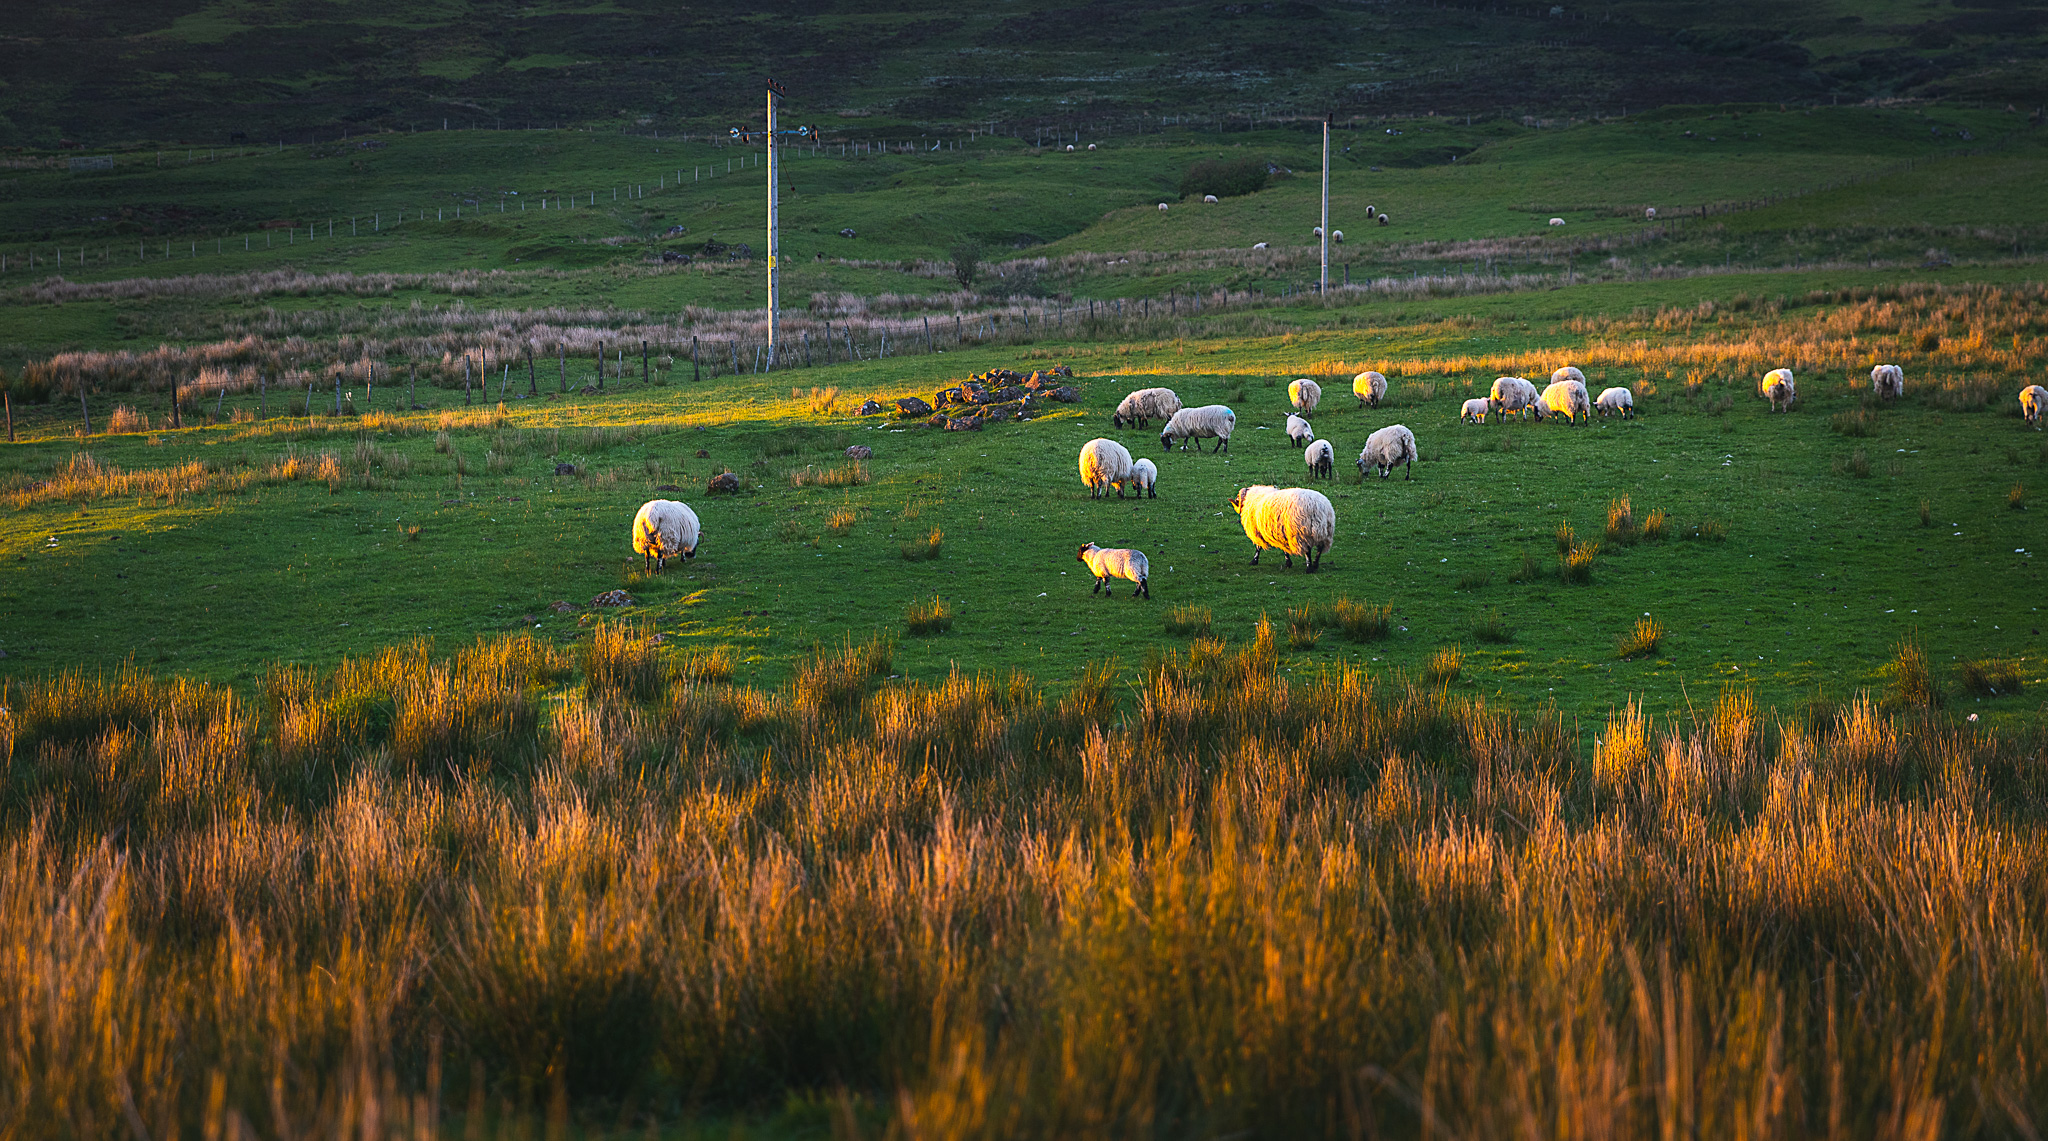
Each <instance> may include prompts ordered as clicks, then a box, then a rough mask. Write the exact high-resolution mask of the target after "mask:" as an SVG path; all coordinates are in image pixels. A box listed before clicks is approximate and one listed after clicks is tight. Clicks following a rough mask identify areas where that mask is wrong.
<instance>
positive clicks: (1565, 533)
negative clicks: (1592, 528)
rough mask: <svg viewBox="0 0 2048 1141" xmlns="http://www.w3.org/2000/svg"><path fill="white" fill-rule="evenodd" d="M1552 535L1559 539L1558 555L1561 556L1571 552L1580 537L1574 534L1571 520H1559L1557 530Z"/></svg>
mask: <svg viewBox="0 0 2048 1141" xmlns="http://www.w3.org/2000/svg"><path fill="white" fill-rule="evenodd" d="M1552 534H1553V535H1555V536H1556V538H1557V553H1558V554H1560V555H1562V554H1565V553H1566V552H1568V551H1570V550H1571V549H1572V545H1573V544H1574V543H1577V542H1578V536H1577V535H1575V534H1573V532H1572V522H1571V520H1569V519H1560V520H1558V523H1557V530H1556V531H1553V532H1552Z"/></svg>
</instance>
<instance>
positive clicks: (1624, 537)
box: [1607, 495, 1642, 547]
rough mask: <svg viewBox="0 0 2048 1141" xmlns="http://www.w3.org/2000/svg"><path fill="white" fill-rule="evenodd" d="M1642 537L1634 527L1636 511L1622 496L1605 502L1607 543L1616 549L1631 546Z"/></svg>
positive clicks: (1626, 498) (1625, 497) (1627, 499)
mask: <svg viewBox="0 0 2048 1141" xmlns="http://www.w3.org/2000/svg"><path fill="white" fill-rule="evenodd" d="M1641 537H1642V533H1641V531H1639V530H1638V529H1637V527H1636V511H1635V508H1634V506H1632V505H1631V504H1630V503H1629V497H1628V496H1626V495H1624V496H1622V497H1621V498H1619V499H1610V500H1608V501H1607V541H1608V542H1610V543H1613V544H1614V545H1615V546H1617V547H1626V546H1630V545H1632V544H1633V543H1634V542H1635V541H1636V540H1637V539H1639V538H1641Z"/></svg>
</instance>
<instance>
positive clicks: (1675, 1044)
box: [0, 623, 2048, 1138]
mask: <svg viewBox="0 0 2048 1141" xmlns="http://www.w3.org/2000/svg"><path fill="white" fill-rule="evenodd" d="M640 649H641V647H635V646H625V647H623V648H622V647H618V646H614V647H612V648H611V649H610V650H607V651H603V653H606V654H610V655H612V656H613V657H614V658H617V657H619V656H620V655H624V656H626V657H631V656H632V655H634V654H637V653H638V652H639V650H640ZM890 661H891V658H890V652H889V647H888V646H887V645H886V644H885V643H869V644H865V645H855V644H851V643H849V644H847V645H844V646H842V647H839V648H837V649H834V648H830V647H826V648H822V649H821V650H820V651H819V652H818V653H817V654H816V655H814V657H813V658H812V660H811V661H810V663H809V664H808V665H807V666H806V667H805V668H804V669H803V670H802V671H800V673H799V675H798V676H797V677H796V678H794V679H792V680H791V681H790V682H789V683H788V684H786V685H783V686H781V687H779V688H774V689H765V688H759V687H752V686H745V685H734V684H726V683H722V682H716V681H707V680H692V679H691V678H690V677H689V676H688V674H687V671H668V672H667V673H666V674H665V675H664V677H663V680H662V681H661V683H660V684H658V685H654V686H651V687H644V688H643V687H640V686H638V685H637V684H635V685H628V684H576V683H575V678H574V674H573V672H572V668H573V667H572V663H571V661H570V659H569V658H568V657H567V656H566V655H565V654H564V652H563V651H561V650H559V649H556V648H554V647H552V646H550V645H548V644H546V643H541V642H538V641H535V640H533V639H531V638H527V637H523V636H521V637H512V638H506V639H501V640H496V641H483V642H479V643H477V644H475V645H473V646H470V647H467V648H464V649H462V650H460V651H459V652H457V653H455V654H453V655H450V656H442V655H440V654H438V653H437V652H436V651H435V650H434V648H433V647H432V646H431V645H430V644H428V643H424V642H415V643H408V644H405V645H400V646H394V647H390V648H388V649H386V650H383V651H380V652H379V653H377V654H374V655H372V656H370V657H367V658H360V659H350V660H348V661H346V662H344V663H342V664H341V665H340V666H338V667H337V668H335V669H333V670H329V671H314V670H305V669H296V670H294V669H279V670H276V671H273V673H272V674H271V675H270V677H269V679H268V680H267V681H266V683H265V685H264V697H263V699H262V700H260V701H254V702H251V701H247V700H244V699H242V698H240V697H238V696H237V695H236V693H235V692H234V691H233V690H230V689H227V688H223V687H220V686H214V685H208V684H203V683H198V682H191V681H185V680H180V679H175V678H169V679H160V678H155V677H151V676H148V675H146V674H143V673H141V672H139V671H137V670H134V669H120V670H116V671H113V672H111V673H107V674H102V675H85V674H77V673H73V674H66V675H61V676H57V677H53V678H50V679H47V680H41V681H29V682H12V683H8V684H7V685H6V687H5V688H4V689H0V1073H4V1078H0V1123H4V1126H5V1128H6V1130H7V1132H8V1135H9V1136H18V1137H43V1136H50V1137H55V1136H66V1137H70V1136H108V1135H115V1134H119V1135H123V1136H135V1137H139V1136H150V1137H172V1136H180V1135H190V1136H228V1135H234V1136H279V1137H300V1136H311V1135H316V1134H317V1135H320V1136H344V1135H346V1136H361V1137H395V1136H431V1135H436V1133H435V1131H436V1130H439V1131H440V1132H441V1133H445V1134H446V1135H449V1136H454V1135H457V1134H458V1132H459V1133H460V1134H461V1135H465V1136H467V1135H484V1130H485V1129H486V1128H487V1127H489V1128H493V1129H495V1128H498V1127H501V1126H504V1127H511V1128H513V1130H514V1132H516V1133H518V1134H519V1135H524V1136H532V1135H534V1134H535V1133H536V1132H538V1131H539V1130H540V1129H541V1128H542V1127H543V1126H544V1125H546V1123H548V1122H554V1123H555V1124H556V1125H557V1126H559V1125H560V1124H561V1123H563V1122H564V1121H570V1122H578V1123H580V1124H581V1125H583V1126H584V1127H586V1128H588V1129H590V1130H591V1131H593V1132H597V1131H603V1130H607V1129H613V1128H619V1129H622V1130H629V1131H634V1132H638V1131H639V1130H640V1128H641V1127H642V1126H643V1125H644V1124H646V1123H647V1121H648V1119H649V1118H650V1117H656V1116H659V1117H662V1118H664V1119H672V1118H674V1117H676V1116H679V1115H688V1114H690V1113H693V1112H697V1111H716V1112H720V1113H725V1112H730V1111H735V1110H737V1111H742V1112H747V1111H759V1112H763V1113H774V1112H777V1111H779V1110H780V1109H781V1108H782V1107H784V1106H786V1105H791V1104H814V1105H824V1104H832V1103H834V1102H836V1101H842V1100H843V1101H844V1102H845V1103H846V1104H849V1105H856V1106H859V1107H864V1108H863V1109H862V1111H861V1112H858V1113H850V1114H848V1115H847V1116H846V1120H847V1122H849V1123H851V1124H849V1125H848V1126H847V1128H851V1129H859V1128H861V1127H862V1124H861V1123H862V1122H866V1124H867V1126H869V1127H872V1126H876V1125H878V1124H879V1123H878V1122H876V1121H875V1118H876V1117H878V1116H886V1117H888V1118H890V1119H892V1122H891V1124H890V1129H891V1131H892V1133H893V1134H895V1135H901V1136H905V1137H912V1136H914V1137H942V1138H955V1137H959V1138H964V1137H1020V1136H1060V1137H1069V1136H1111V1135H1118V1136H1122V1135H1146V1136H1160V1135H1173V1136H1179V1135H1189V1134H1198V1133H1199V1134H1204V1135H1211V1134H1225V1133H1234V1132H1244V1133H1247V1134H1254V1135H1259V1136H1276V1137H1277V1136H1287V1137H1294V1136H1347V1137H1348V1136H1364V1135H1374V1136H1377V1135H1391V1136H1406V1137H1425V1136H1428V1137H1436V1136H1458V1137H1502V1136H1587V1135H1602V1136H1643V1137H1650V1136H1655V1137H1737V1136H1739V1137H1755V1138H1769V1137H1787V1138H1793V1137H1842V1138H1847V1137H1934V1136H1937V1135H1949V1136H1966V1137H1974V1136H1983V1137H1993V1136H2000V1137H2002V1136H2032V1135H2036V1134H2038V1133H2039V1131H2040V1130H2041V1128H2042V1126H2043V1124H2044V1122H2043V1112H2044V1106H2048V1003H2044V1002H2043V1000H2042V995H2043V994H2044V985H2048V859H2044V858H2043V855H2044V852H2048V768H2044V766H2043V765H2042V764H2041V758H2042V757H2043V756H2044V755H2048V731H2044V730H2043V729H2041V728H2040V727H2034V728H2030V729H2027V730H2025V731H2022V732H2019V733H2011V734H2008V733H2002V732H1994V731H1979V730H1978V729H1976V728H1975V727H1972V726H1968V725H1967V724H1965V723H1960V722H1957V721H1955V720H1953V719H1950V718H1948V717H1946V716H1944V715H1942V714H1940V713H1938V712H1931V711H1926V710H1915V711H1910V712H1908V713H1905V714H1902V715H1900V716H1898V717H1893V716H1891V715H1888V714H1886V713H1885V712H1883V711H1882V710H1881V709H1880V708H1879V707H1878V706H1877V705H1876V704H1874V703H1872V702H1870V701H1868V700H1857V701H1853V702H1851V703H1850V704H1849V705H1847V706H1845V707H1843V708H1841V709H1838V710H1834V711H1831V712H1828V713H1826V714H1825V715H1822V714H1814V715H1812V716H1799V717H1786V716H1774V715H1772V714H1769V713H1767V712H1765V711H1760V710H1758V709H1757V708H1756V707H1755V705H1754V703H1753V702H1751V701H1749V700H1747V698H1746V695H1744V694H1742V693H1740V692H1735V691H1731V692H1729V693H1726V694H1724V695H1722V697H1721V698H1720V699H1718V700H1716V701H1714V702H1712V703H1711V704H1710V706H1709V707H1706V708H1703V709H1702V710H1701V712H1700V713H1699V715H1698V717H1697V719H1692V718H1688V719H1686V720H1682V721H1680V722H1676V723H1666V724H1657V723H1654V722H1653V721H1652V720H1651V719H1650V718H1648V717H1647V716H1645V715H1644V714H1643V713H1642V711H1641V709H1640V707H1638V706H1633V705H1632V706H1631V707H1630V708H1629V709H1627V710H1624V711H1619V712H1617V713H1616V714H1615V715H1614V716H1613V717H1612V718H1611V719H1610V720H1609V722H1608V724H1607V726H1606V728H1605V730H1604V731H1603V732H1601V733H1600V734H1599V741H1598V744H1597V745H1596V747H1595V749H1594V751H1593V754H1592V755H1591V756H1590V757H1588V756H1584V755H1582V754H1581V753H1580V751H1579V749H1578V746H1577V744H1576V734H1575V732H1574V730H1573V728H1572V726H1571V724H1570V723H1569V722H1568V721H1567V720H1566V719H1565V718H1563V717H1560V716H1558V715H1557V714H1555V713H1550V712H1535V713H1517V712H1512V711H1508V710H1505V709H1502V708H1498V707H1496V706H1493V705H1489V704H1488V703H1487V702H1486V701H1485V700H1484V699H1482V698H1473V697H1461V696H1458V695H1457V694H1456V693H1454V692H1447V691H1445V690H1443V689H1441V688H1436V687H1431V686H1427V685H1424V684H1421V683H1420V682H1419V681H1418V682H1415V683H1408V682H1404V681H1402V680H1400V679H1398V678H1394V677H1389V676H1385V675H1379V674H1370V673H1366V672H1363V671H1360V670H1357V669H1331V670H1329V671H1327V672H1323V673H1317V674H1293V675H1290V674H1288V673H1286V672H1284V671H1283V670H1281V669H1280V668H1279V653H1278V649H1277V645H1276V640H1275V633H1274V630H1273V627H1272V625H1271V624H1270V623H1263V624H1262V625H1261V629H1260V631H1259V634H1258V637H1257V638H1255V639H1254V640H1253V641H1252V642H1250V643H1248V644H1246V645H1245V646H1244V647H1242V648H1240V649H1232V648H1231V647H1229V646H1227V645H1225V644H1224V643H1223V642H1221V641H1219V640H1217V639H1214V638H1198V639H1196V640H1195V641H1194V642H1192V643H1191V644H1190V646H1189V648H1188V649H1187V650H1186V651H1185V652H1182V653H1174V654H1169V655H1166V656H1164V657H1162V658H1159V659H1156V660H1154V661H1153V662H1151V663H1148V665H1147V666H1146V667H1145V669H1144V670H1143V671H1141V672H1140V674H1139V681H1138V684H1137V687H1136V689H1135V690H1134V691H1130V692H1128V693H1126V692H1124V691H1123V690H1122V688H1121V686H1120V685H1119V683H1118V682H1117V680H1116V677H1117V675H1116V671H1115V669H1114V667H1113V666H1105V667H1097V668H1091V669H1090V670H1089V671H1088V672H1087V673H1086V674H1085V675H1084V676H1083V677H1082V678H1080V679H1079V680H1078V681H1076V682H1075V683H1074V684H1073V685H1072V686H1071V688H1070V689H1069V690H1068V691H1067V692H1065V693H1063V694H1049V693H1048V692H1047V691H1046V690H1045V689H1044V688H1043V687H1042V686H1040V685H1039V684H1038V683H1036V682H1035V681H1033V680H1032V679H1030V678H1028V677H1025V676H1023V675H1021V674H1013V675H1010V676H1007V677H986V676H979V675H977V676H968V675H964V674H961V673H958V672H955V673H953V674H951V675H949V676H946V677H944V678H940V679H936V680H933V681H929V682H926V681H890V680H887V677H886V675H887V674H888V672H889V669H890ZM617 665H618V663H617V662H616V661H614V662H613V664H612V666H610V667H607V668H615V667H616V666H617ZM615 676H616V675H615ZM585 681H586V683H587V682H588V681H589V679H588V678H586V679H585ZM636 693H638V694H639V695H640V696H638V697H636V696H635V694H636ZM1120 709H1122V710H1123V711H1122V712H1119V710H1120ZM472 1130H474V1131H475V1132H472ZM551 1131H552V1130H551ZM849 1135H850V1134H849Z"/></svg>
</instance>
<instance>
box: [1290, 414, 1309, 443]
mask: <svg viewBox="0 0 2048 1141" xmlns="http://www.w3.org/2000/svg"><path fill="white" fill-rule="evenodd" d="M1315 438H1316V430H1315V428H1313V427H1311V426H1310V424H1309V422H1308V421H1306V420H1304V419H1302V418H1301V417H1299V416H1296V415H1295V414H1293V413H1292V412H1290V413H1288V414H1287V442H1288V443H1290V444H1293V445H1294V446H1295V447H1297V448H1298V447H1301V446H1302V445H1304V444H1306V443H1308V442H1309V441H1310V440H1313V439H1315Z"/></svg>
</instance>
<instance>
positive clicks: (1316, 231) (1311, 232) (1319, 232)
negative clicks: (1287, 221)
mask: <svg viewBox="0 0 2048 1141" xmlns="http://www.w3.org/2000/svg"><path fill="white" fill-rule="evenodd" d="M1308 236H1309V237H1311V238H1320V237H1322V236H1323V228H1322V227H1321V226H1310V227H1309V228H1308Z"/></svg>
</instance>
